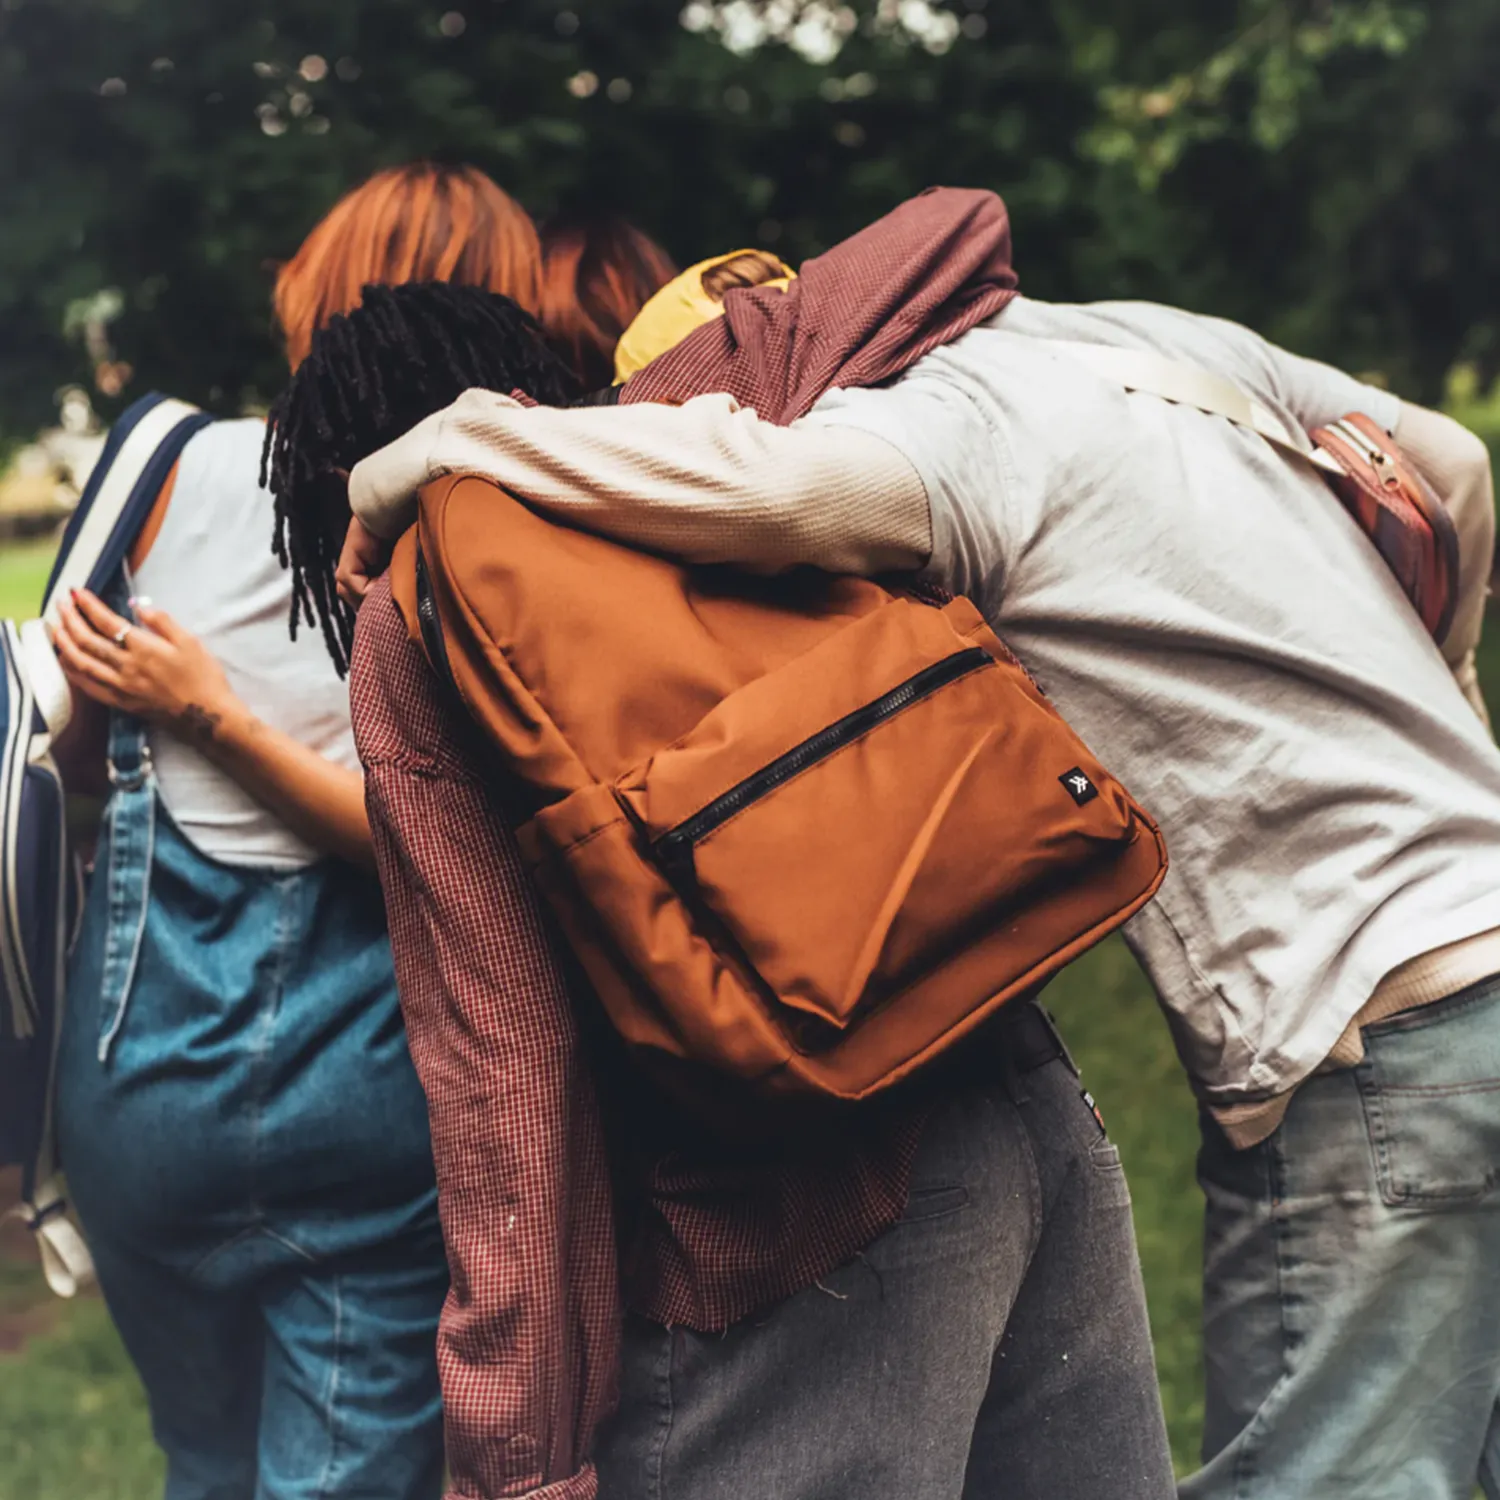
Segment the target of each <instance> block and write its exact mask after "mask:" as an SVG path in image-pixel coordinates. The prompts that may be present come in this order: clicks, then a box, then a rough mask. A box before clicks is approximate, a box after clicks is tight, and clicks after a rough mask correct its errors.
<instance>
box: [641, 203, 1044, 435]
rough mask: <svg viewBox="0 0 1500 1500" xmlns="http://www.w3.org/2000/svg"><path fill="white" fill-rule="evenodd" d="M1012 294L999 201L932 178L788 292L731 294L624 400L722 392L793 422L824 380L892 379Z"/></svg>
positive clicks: (817, 262)
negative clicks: (933, 183)
mask: <svg viewBox="0 0 1500 1500" xmlns="http://www.w3.org/2000/svg"><path fill="white" fill-rule="evenodd" d="M1015 295H1016V273H1015V272H1014V270H1012V269H1011V263H1010V218H1009V215H1008V214H1007V213H1006V210H1005V204H1004V203H1003V202H1001V200H1000V199H999V198H998V197H996V195H995V194H994V193H986V192H980V191H977V190H975V189H972V188H929V189H928V190H927V192H925V193H922V194H920V195H919V196H918V197H915V198H911V199H908V200H907V201H906V202H905V203H903V204H901V206H900V207H899V208H896V209H893V210H892V211H891V212H890V213H888V214H886V215H885V217H884V218H881V219H877V220H876V221H875V222H874V223H873V224H871V225H870V226H869V227H868V228H867V229H862V230H860V231H859V233H858V234H853V235H850V236H849V238H848V239H846V240H841V241H840V242H839V243H838V244H837V245H835V246H834V247H833V248H832V249H831V250H829V251H828V252H827V253H826V254H823V255H819V256H816V257H815V258H814V259H812V260H809V261H806V262H804V264H803V266H802V269H801V271H800V272H799V273H798V275H797V278H796V279H795V280H794V281H793V282H792V283H791V284H790V285H789V286H788V287H787V289H786V290H785V291H784V292H783V291H779V290H774V289H770V288H764V287H741V288H737V289H735V290H734V291H731V292H729V293H727V294H726V296H725V298H724V316H723V317H722V318H715V319H714V320H713V321H712V322H709V323H705V324H704V325H703V327H701V328H699V329H696V330H695V331H694V332H693V333H690V334H689V335H688V336H687V338H685V339H684V340H683V341H682V342H681V343H680V344H678V345H677V347H676V348H674V349H671V350H669V351H668V352H667V353H665V354H663V355H661V356H660V358H658V359H655V360H653V361H652V362H651V363H650V364H649V365H647V366H646V368H645V369H644V370H642V371H641V372H640V373H639V374H638V375H636V376H635V377H634V378H633V379H631V380H630V381H628V382H627V383H626V384H625V385H624V387H622V389H621V392H620V402H621V404H622V405H623V404H625V403H626V402H631V401H665V402H678V401H685V400H687V399H688V398H689V397H690V396H698V395H702V394H704V393H705V392H709V391H727V392H728V393H729V394H730V395H731V396H733V397H734V398H735V399H736V400H737V401H739V403H740V404H741V405H742V406H749V407H753V408H754V409H755V411H756V412H757V413H759V415H760V416H761V417H762V418H764V419H765V420H766V421H768V422H778V423H787V422H794V421H796V419H797V418H798V417H801V416H805V415H806V414H807V412H808V411H809V410H810V409H811V408H812V406H813V404H814V403H815V402H816V401H817V400H818V398H819V397H820V396H822V395H823V393H824V392H825V391H827V390H828V389H829V388H830V387H832V386H870V385H878V384H879V383H880V382H881V381H883V380H889V379H891V378H892V377H893V376H895V375H899V374H900V373H901V372H902V371H903V370H906V369H909V368H910V367H911V366H912V365H913V364H915V363H916V362H917V360H919V359H921V357H922V356H923V355H924V354H928V353H930V352H931V351H932V350H934V349H936V348H937V347H938V346H939V345H940V344H946V343H950V342H951V341H952V340H953V339H956V338H957V337H958V336H959V335H960V334H962V333H967V332H968V331H969V329H971V328H973V327H974V326H975V325H976V324H978V323H982V322H983V321H984V320H985V319H986V318H990V317H993V316H994V315H995V314H996V313H997V312H999V311H1000V309H1001V308H1002V307H1004V306H1005V304H1006V303H1007V302H1009V301H1010V299H1011V298H1012V297H1014V296H1015Z"/></svg>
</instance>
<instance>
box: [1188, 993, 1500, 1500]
mask: <svg viewBox="0 0 1500 1500" xmlns="http://www.w3.org/2000/svg"><path fill="white" fill-rule="evenodd" d="M1364 1039H1365V1047H1366V1049H1367V1055H1366V1058H1365V1060H1364V1062H1363V1063H1361V1064H1360V1065H1359V1067H1358V1068H1355V1069H1353V1070H1352V1071H1349V1072H1340V1073H1329V1074H1324V1075H1321V1076H1319V1077H1317V1078H1314V1079H1312V1080H1310V1081H1309V1082H1308V1083H1307V1084H1306V1085H1304V1086H1303V1087H1302V1088H1301V1089H1300V1090H1299V1091H1298V1093H1297V1095H1296V1097H1295V1098H1294V1099H1293V1101H1292V1105H1291V1108H1290V1109H1289V1111H1288V1112H1287V1117H1286V1119H1285V1121H1284V1122H1283V1124H1282V1126H1281V1128H1280V1129H1279V1130H1278V1131H1277V1132H1276V1134H1275V1135H1273V1136H1272V1137H1271V1138H1270V1140H1268V1141H1265V1142H1263V1143H1262V1144H1261V1145H1259V1146H1257V1147H1255V1148H1254V1149H1252V1150H1249V1151H1244V1152H1236V1151H1234V1150H1232V1149H1231V1148H1230V1147H1229V1145H1228V1144H1227V1142H1226V1141H1225V1140H1224V1137H1223V1135H1222V1133H1221V1132H1220V1131H1219V1129H1218V1127H1217V1126H1216V1125H1214V1124H1213V1123H1212V1121H1211V1120H1207V1119H1205V1122H1204V1126H1203V1149H1202V1154H1201V1156H1200V1158H1199V1177H1200V1180H1201V1181H1202V1184H1203V1188H1204V1192H1205V1193H1206V1194H1207V1199H1208V1218H1207V1236H1206V1244H1205V1279H1204V1309H1203V1314H1204V1341H1205V1355H1206V1364H1207V1376H1208V1401H1207V1411H1206V1417H1205V1431H1204V1439H1203V1457H1204V1463H1205V1466H1204V1468H1203V1469H1202V1470H1201V1471H1200V1472H1199V1473H1197V1474H1195V1475H1193V1476H1192V1478H1190V1479H1188V1480H1187V1481H1185V1482H1184V1484H1183V1485H1182V1489H1181V1494H1182V1497H1183V1500H1273V1497H1274V1500H1354V1497H1356V1496H1357V1497H1358V1500H1470V1497H1471V1496H1472V1495H1473V1493H1474V1487H1475V1485H1476V1483H1482V1484H1483V1486H1484V1488H1485V1491H1486V1493H1487V1494H1488V1495H1490V1496H1491V1497H1492V1500H1494V1497H1497V1496H1500V1418H1497V1405H1496V1403H1497V1399H1500V979H1492V980H1487V981H1485V982H1484V983H1482V984H1479V985H1476V986H1474V987H1472V988H1470V989H1468V990H1465V991H1463V992H1462V993H1460V994H1457V995H1454V996H1452V997H1451V998H1449V999H1447V1000H1443V1001H1440V1002H1439V1003H1438V1004H1436V1005H1432V1006H1428V1007H1425V1008H1423V1009H1420V1010H1414V1011H1408V1012H1406V1013H1405V1014H1403V1015H1401V1016H1397V1017H1395V1018H1393V1019H1391V1020H1389V1021H1385V1022H1382V1023H1380V1024H1379V1025H1375V1026H1370V1027H1367V1028H1366V1029H1365V1033H1364Z"/></svg>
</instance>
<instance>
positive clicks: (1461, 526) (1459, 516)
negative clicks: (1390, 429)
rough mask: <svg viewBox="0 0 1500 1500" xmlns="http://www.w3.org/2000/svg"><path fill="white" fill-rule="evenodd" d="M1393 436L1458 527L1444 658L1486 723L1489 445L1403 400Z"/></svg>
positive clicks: (1491, 498)
mask: <svg viewBox="0 0 1500 1500" xmlns="http://www.w3.org/2000/svg"><path fill="white" fill-rule="evenodd" d="M1396 440H1397V442H1399V443H1400V444H1401V449H1402V451H1403V452H1404V453H1405V454H1406V456H1407V457H1408V458H1409V459H1410V460H1411V461H1412V463H1413V464H1415V465H1416V467H1417V470H1418V472H1419V473H1420V474H1421V475H1422V477H1423V478H1424V479H1425V480H1426V481H1427V482H1428V484H1430V485H1431V486H1432V488H1433V490H1434V491H1435V492H1436V494H1437V497H1438V499H1439V500H1441V501H1442V503H1443V505H1444V506H1445V507H1446V508H1447V511H1448V514H1449V515H1450V516H1452V517H1453V524H1454V528H1455V529H1456V530H1457V532H1458V560H1459V561H1458V605H1457V607H1456V608H1455V609H1454V612H1453V626H1452V628H1451V629H1450V630H1449V632H1448V638H1447V639H1446V640H1445V641H1444V642H1443V645H1442V651H1443V659H1444V660H1445V661H1446V662H1447V663H1448V665H1449V666H1450V667H1451V668H1452V669H1453V674H1454V676H1455V677H1456V678H1457V679H1458V684H1459V686H1460V687H1461V688H1462V689H1463V690H1464V696H1465V697H1467V698H1468V700H1469V703H1470V705H1471V706H1472V707H1473V709H1474V711H1475V713H1477V714H1478V715H1479V717H1480V718H1481V719H1482V720H1483V721H1484V722H1485V724H1486V725H1488V723H1489V721H1490V720H1489V713H1488V711H1487V709H1486V708H1485V704H1484V696H1483V694H1482V693H1481V692H1480V690H1479V673H1478V670H1477V668H1476V665H1475V653H1476V651H1477V649H1478V646H1479V637H1480V633H1481V632H1482V631H1483V629H1484V613H1485V603H1486V600H1487V599H1488V597H1489V582H1490V573H1491V571H1492V569H1493V568H1494V563H1495V485H1494V479H1493V477H1492V475H1491V472H1490V454H1489V449H1488V448H1486V447H1485V445H1484V443H1483V442H1482V441H1481V440H1480V439H1479V438H1477V437H1476V436H1475V435H1474V434H1473V433H1472V432H1470V431H1469V430H1468V428H1466V427H1464V426H1462V425H1461V424H1459V423H1458V422H1455V421H1454V420H1453V418H1452V417H1445V416H1443V415H1442V414H1441V413H1439V412H1435V411H1428V410H1427V409H1426V408H1425V407H1422V406H1413V405H1412V404H1411V402H1409V401H1403V402H1402V403H1401V413H1400V417H1399V420H1398V421H1397V424H1396Z"/></svg>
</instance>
